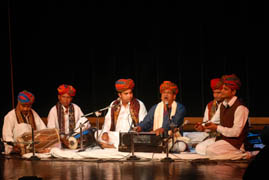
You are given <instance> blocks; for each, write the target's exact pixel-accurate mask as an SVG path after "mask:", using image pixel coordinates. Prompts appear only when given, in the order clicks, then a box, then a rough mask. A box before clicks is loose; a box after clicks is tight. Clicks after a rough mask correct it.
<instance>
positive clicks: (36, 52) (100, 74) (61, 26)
mask: <svg viewBox="0 0 269 180" xmlns="http://www.w3.org/2000/svg"><path fill="white" fill-rule="evenodd" d="M8 7H9V8H8V12H7V11H4V12H7V14H5V15H4V16H5V17H6V21H5V22H6V23H5V24H6V25H7V26H6V29H5V30H7V31H5V30H1V32H2V33H1V34H2V35H1V36H2V37H8V36H9V37H10V39H9V40H8V41H2V42H1V43H2V44H4V47H6V49H7V51H6V53H4V54H2V55H1V56H2V58H3V60H2V61H1V63H2V67H4V68H3V71H1V77H2V88H1V89H2V91H3V93H2V98H3V100H2V103H1V121H2V120H3V117H4V115H5V114H6V113H7V112H8V111H9V110H11V109H12V95H11V92H12V91H11V78H10V74H11V70H10V69H11V66H12V68H13V76H14V78H13V84H14V93H15V104H16V96H17V94H18V92H20V91H21V90H24V89H27V90H29V91H31V92H32V93H34V94H35V96H36V102H35V103H34V105H33V108H34V109H35V110H36V111H37V112H38V113H39V114H40V116H41V117H45V116H47V114H48V112H49V109H50V108H51V107H52V106H53V105H54V104H55V103H56V101H57V91H56V89H57V87H58V86H59V85H60V84H63V83H66V84H72V85H73V86H74V87H75V88H76V89H77V95H76V97H75V98H74V102H75V103H77V104H78V105H80V106H81V108H82V111H83V112H84V113H88V112H91V111H94V110H97V109H100V108H103V107H105V106H107V105H109V103H110V102H111V101H112V100H113V99H115V98H116V97H117V94H116V93H115V89H114V83H115V81H116V80H117V79H119V78H132V79H133V80H134V81H135V83H136V86H135V89H134V95H135V96H136V97H137V98H139V99H140V100H142V101H143V102H144V104H145V105H146V107H147V109H148V110H149V108H150V107H151V106H152V105H153V104H155V103H157V102H158V101H159V98H160V95H159V85H160V84H161V83H162V81H164V80H170V81H173V82H175V83H176V84H177V85H178V86H179V95H178V96H177V100H178V101H180V102H181V103H183V104H184V105H185V106H186V109H187V116H203V112H204V108H205V105H206V104H207V102H209V101H210V100H211V98H212V93H211V90H210V86H209V83H210V79H212V78H215V77H220V76H221V75H223V74H231V73H235V74H237V75H238V76H239V77H240V79H241V80H242V84H243V86H242V88H241V90H240V91H239V96H240V98H242V99H244V101H245V102H246V105H247V106H248V107H249V109H250V116H268V108H267V107H266V106H263V105H264V104H265V103H266V101H268V100H269V97H268V94H267V88H266V87H267V83H268V80H267V79H268V78H267V77H268V76H267V71H268V70H267V59H268V54H267V52H268V50H267V49H265V47H266V46H265V45H266V44H268V35H267V34H268V28H267V26H268V19H267V18H265V17H267V16H266V13H265V10H264V2H263V1H259V2H255V3H254V2H251V1H236V2H234V1H229V0H225V1H218V2H207V3H204V2H200V3H199V4H195V3H194V2H190V3H189V4H183V3H181V4H179V3H171V2H167V3H166V4H164V2H159V1H147V3H145V2H143V1H122V2H121V1H108V2H106V1H101V0H98V1H86V0H84V1H82V0H81V1H55V0H48V1H45V0H38V1H36V0H35V1H33V0H29V1H20V0H9V1H8ZM8 27H10V29H8ZM5 42H7V43H5ZM10 52H11V55H12V56H10ZM11 60H12V61H11ZM10 62H12V64H10Z"/></svg>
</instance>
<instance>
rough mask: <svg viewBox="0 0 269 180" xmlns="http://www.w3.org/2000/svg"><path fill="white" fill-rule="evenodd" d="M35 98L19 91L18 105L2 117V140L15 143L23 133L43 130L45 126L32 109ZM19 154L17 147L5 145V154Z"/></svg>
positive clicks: (28, 93) (26, 92)
mask: <svg viewBox="0 0 269 180" xmlns="http://www.w3.org/2000/svg"><path fill="white" fill-rule="evenodd" d="M34 100H35V96H34V95H33V94H32V93H31V92H29V91H26V90H24V91H21V92H20V93H19V94H18V103H17V106H16V108H15V109H13V110H11V111H10V112H8V114H7V115H6V116H5V117H4V125H3V130H2V131H3V140H4V141H10V142H16V141H17V138H18V137H20V136H21V135H22V134H23V133H25V132H31V131H32V128H33V129H34V130H41V129H45V128H46V125H45V124H44V122H43V120H42V119H41V118H40V117H39V115H38V114H37V113H36V112H35V111H34V110H33V109H32V105H33V103H34ZM12 151H14V152H19V148H18V147H17V146H14V147H12V146H10V145H7V144H5V153H6V154H9V153H11V152H12Z"/></svg>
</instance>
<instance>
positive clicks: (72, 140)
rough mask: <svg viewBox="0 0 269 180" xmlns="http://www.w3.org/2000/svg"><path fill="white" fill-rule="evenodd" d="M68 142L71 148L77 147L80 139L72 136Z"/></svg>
mask: <svg viewBox="0 0 269 180" xmlns="http://www.w3.org/2000/svg"><path fill="white" fill-rule="evenodd" d="M68 142H69V146H68V147H69V148H70V149H77V147H78V141H77V139H76V138H74V137H70V138H68Z"/></svg>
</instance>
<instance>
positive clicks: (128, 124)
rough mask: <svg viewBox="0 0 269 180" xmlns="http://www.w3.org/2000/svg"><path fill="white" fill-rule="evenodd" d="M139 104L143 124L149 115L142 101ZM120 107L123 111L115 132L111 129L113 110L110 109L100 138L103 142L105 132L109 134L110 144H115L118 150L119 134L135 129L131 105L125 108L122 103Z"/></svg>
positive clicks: (140, 118)
mask: <svg viewBox="0 0 269 180" xmlns="http://www.w3.org/2000/svg"><path fill="white" fill-rule="evenodd" d="M137 100H138V99H137ZM113 102H114V101H113ZM113 102H112V103H111V104H110V106H112V104H113ZM138 102H139V105H140V109H139V114H138V116H139V122H141V121H143V119H144V117H145V116H146V115H147V109H146V107H145V105H144V103H143V102H142V101H140V100H138ZM120 105H121V109H120V112H119V116H118V119H117V124H116V127H115V131H110V128H111V108H110V109H109V110H108V112H107V114H106V116H105V121H104V125H103V128H102V131H101V132H100V136H99V138H98V140H99V141H101V142H103V141H102V139H101V137H102V136H101V135H102V134H103V133H104V132H107V133H108V136H109V142H108V143H109V144H113V145H114V146H115V147H116V148H118V144H119V132H128V131H130V129H131V128H132V127H133V124H132V118H131V113H130V104H128V105H127V106H126V107H124V106H123V105H122V102H121V101H120ZM98 134H99V133H98Z"/></svg>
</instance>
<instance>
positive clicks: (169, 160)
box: [161, 103, 176, 162]
mask: <svg viewBox="0 0 269 180" xmlns="http://www.w3.org/2000/svg"><path fill="white" fill-rule="evenodd" d="M166 109H167V111H168V118H169V125H170V128H171V129H172V137H170V136H168V138H167V140H166V157H165V158H163V159H162V160H161V162H174V160H173V159H172V158H170V157H169V148H168V142H169V139H170V138H172V147H173V146H174V145H173V144H174V128H175V127H176V125H175V124H174V123H173V122H172V120H171V118H170V114H171V110H170V111H169V108H168V103H166Z"/></svg>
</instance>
